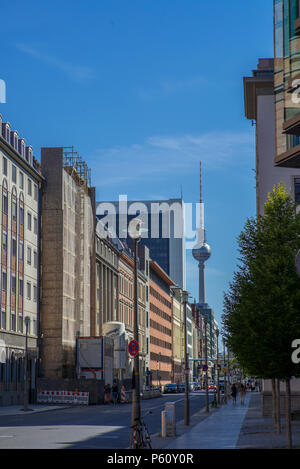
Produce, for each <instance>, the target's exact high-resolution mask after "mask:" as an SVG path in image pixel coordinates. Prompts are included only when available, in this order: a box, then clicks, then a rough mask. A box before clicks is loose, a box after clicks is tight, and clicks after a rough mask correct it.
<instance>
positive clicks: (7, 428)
mask: <svg viewBox="0 0 300 469" xmlns="http://www.w3.org/2000/svg"><path fill="white" fill-rule="evenodd" d="M209 397H210V400H211V399H212V397H213V395H212V393H210V394H209ZM166 402H175V403H176V406H175V409H176V422H178V421H180V420H182V419H183V417H184V394H183V393H179V394H165V395H163V396H162V397H160V398H156V399H149V400H144V401H141V413H142V416H145V415H146V414H147V412H148V411H149V410H151V411H152V414H149V415H146V416H145V421H146V423H147V425H148V428H149V431H150V433H151V434H155V433H157V432H159V431H160V429H161V411H162V410H163V409H164V407H165V403H166ZM204 406H205V392H203V391H200V392H194V393H191V394H190V415H192V414H194V413H196V412H198V411H199V410H200V409H202V408H203V407H204ZM130 425H131V404H117V405H116V406H113V405H110V406H104V405H101V406H88V407H74V408H66V409H59V410H51V411H47V412H39V413H35V414H27V415H26V414H25V415H12V416H7V415H6V416H4V415H3V416H0V449H67V448H68V449H105V448H108V449H109V448H118V449H121V448H128V447H129V439H130Z"/></svg>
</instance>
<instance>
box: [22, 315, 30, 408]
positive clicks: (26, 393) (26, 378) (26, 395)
mask: <svg viewBox="0 0 300 469" xmlns="http://www.w3.org/2000/svg"><path fill="white" fill-rule="evenodd" d="M29 322H30V318H29V316H26V317H25V328H26V336H25V358H24V408H23V409H21V410H24V412H26V411H28V410H31V409H28V377H27V362H28V326H29Z"/></svg>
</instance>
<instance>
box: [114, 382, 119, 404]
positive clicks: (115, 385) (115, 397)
mask: <svg viewBox="0 0 300 469" xmlns="http://www.w3.org/2000/svg"><path fill="white" fill-rule="evenodd" d="M118 396H119V388H118V385H117V383H114V384H113V387H112V397H113V403H114V405H116V404H117V402H118Z"/></svg>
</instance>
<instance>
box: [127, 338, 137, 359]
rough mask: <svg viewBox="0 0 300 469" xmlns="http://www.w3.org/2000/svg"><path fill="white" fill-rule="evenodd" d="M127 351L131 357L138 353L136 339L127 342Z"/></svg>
mask: <svg viewBox="0 0 300 469" xmlns="http://www.w3.org/2000/svg"><path fill="white" fill-rule="evenodd" d="M128 352H129V354H130V355H131V356H132V357H136V356H137V354H138V353H139V344H138V342H137V341H136V340H131V341H130V342H129V344H128Z"/></svg>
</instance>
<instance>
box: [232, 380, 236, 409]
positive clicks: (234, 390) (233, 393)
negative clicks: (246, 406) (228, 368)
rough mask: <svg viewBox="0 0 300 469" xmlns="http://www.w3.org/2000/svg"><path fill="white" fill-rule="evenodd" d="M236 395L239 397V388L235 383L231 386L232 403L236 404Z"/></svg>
mask: <svg viewBox="0 0 300 469" xmlns="http://www.w3.org/2000/svg"><path fill="white" fill-rule="evenodd" d="M236 395H237V387H236V385H235V383H233V385H232V386H231V397H232V403H233V404H236Z"/></svg>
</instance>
